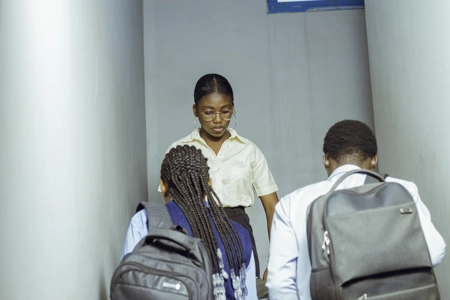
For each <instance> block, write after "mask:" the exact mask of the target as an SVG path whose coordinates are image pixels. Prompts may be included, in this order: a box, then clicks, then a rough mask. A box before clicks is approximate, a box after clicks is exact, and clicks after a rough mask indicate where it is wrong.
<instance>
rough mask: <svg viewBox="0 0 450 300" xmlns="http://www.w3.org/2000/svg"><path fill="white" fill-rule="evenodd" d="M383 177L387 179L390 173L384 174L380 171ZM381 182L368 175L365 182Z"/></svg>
mask: <svg viewBox="0 0 450 300" xmlns="http://www.w3.org/2000/svg"><path fill="white" fill-rule="evenodd" d="M379 174H380V176H381V177H383V179H386V177H388V176H389V175H388V174H383V173H379ZM377 182H380V181H379V180H378V179H375V178H374V177H372V176H366V180H365V181H364V184H368V183H377Z"/></svg>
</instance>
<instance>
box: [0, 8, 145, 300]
mask: <svg viewBox="0 0 450 300" xmlns="http://www.w3.org/2000/svg"><path fill="white" fill-rule="evenodd" d="M142 25H143V23H142V1H119V0H114V1H112V0H108V1H106V0H105V1H95V2H94V1H87V0H86V1H70V2H69V1H58V0H54V1H44V2H42V1H6V0H0V141H1V147H0V244H1V255H0V272H1V273H0V299H45V300H48V299H108V297H109V285H110V279H111V275H112V272H113V270H114V269H115V267H116V266H117V264H118V261H119V258H120V252H121V248H122V244H123V239H124V235H125V232H126V228H127V225H128V222H129V217H130V216H131V215H132V213H133V210H134V208H135V205H136V204H137V203H138V202H139V201H141V200H143V199H146V198H147V177H146V143H145V135H146V134H145V113H144V109H145V97H144V67H143V65H144V61H143V56H144V55H143V31H142Z"/></svg>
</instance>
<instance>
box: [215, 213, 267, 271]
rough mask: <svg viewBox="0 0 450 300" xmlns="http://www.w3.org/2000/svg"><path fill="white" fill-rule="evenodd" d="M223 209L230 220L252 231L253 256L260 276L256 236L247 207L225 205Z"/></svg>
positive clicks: (249, 231)
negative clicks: (246, 210)
mask: <svg viewBox="0 0 450 300" xmlns="http://www.w3.org/2000/svg"><path fill="white" fill-rule="evenodd" d="M223 209H224V211H225V213H226V214H227V216H228V218H229V219H230V220H232V221H234V222H236V223H238V224H239V225H241V226H242V227H244V228H245V229H247V231H248V233H250V238H251V239H252V250H253V257H254V259H255V270H256V277H259V274H260V270H259V258H258V251H256V243H255V237H254V236H253V229H252V226H251V225H250V218H249V217H248V215H247V213H246V212H245V208H244V207H243V206H238V207H224V208H223Z"/></svg>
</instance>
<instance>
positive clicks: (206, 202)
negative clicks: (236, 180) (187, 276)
mask: <svg viewBox="0 0 450 300" xmlns="http://www.w3.org/2000/svg"><path fill="white" fill-rule="evenodd" d="M208 169H209V168H208V165H207V159H206V158H205V157H204V156H203V155H202V152H201V150H198V149H196V148H195V147H193V146H187V145H185V146H178V147H176V148H173V149H171V150H170V151H169V152H168V153H167V154H166V157H165V158H164V161H163V163H162V166H161V180H160V187H161V192H162V194H163V196H164V198H165V201H166V207H167V210H168V212H169V215H170V217H171V219H172V223H174V224H177V225H180V226H182V227H183V228H186V230H187V231H188V233H189V235H190V236H195V237H197V238H201V239H203V241H204V242H205V245H206V248H207V251H208V253H209V256H210V258H211V260H212V267H213V274H214V275H213V279H214V283H215V284H217V279H218V278H219V279H220V281H221V284H219V285H221V287H219V288H216V287H215V289H214V294H215V295H216V299H257V296H256V285H255V262H254V258H253V254H252V250H251V249H252V244H251V239H250V235H249V233H248V232H247V230H245V229H244V228H242V227H241V226H240V225H238V224H236V223H234V222H232V221H230V220H229V219H228V218H227V217H226V214H225V213H224V211H223V208H222V207H221V206H220V199H219V198H218V197H217V194H216V193H215V192H214V190H213V189H212V187H211V185H210V183H211V180H210V178H209V174H208ZM148 231H149V229H148V228H147V212H146V210H145V209H144V210H141V211H139V212H138V213H136V214H135V215H134V216H133V218H132V219H131V223H130V226H129V228H128V232H127V236H126V240H125V245H124V248H123V251H122V257H123V256H125V255H126V254H127V253H129V252H131V251H133V249H134V247H135V246H136V244H137V243H138V242H139V241H140V240H141V239H142V238H143V237H145V236H146V235H147V233H148ZM224 272H226V274H224ZM233 279H234V280H237V282H239V284H237V286H235V287H233V284H232V281H233ZM242 286H245V288H244V289H243V288H241V287H242ZM223 291H225V293H226V294H225V295H224V294H223V293H222V292H223ZM225 297H226V298H225Z"/></svg>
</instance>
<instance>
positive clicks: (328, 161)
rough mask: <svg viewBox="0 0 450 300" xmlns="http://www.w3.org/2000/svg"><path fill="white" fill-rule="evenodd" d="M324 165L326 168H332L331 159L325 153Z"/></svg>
mask: <svg viewBox="0 0 450 300" xmlns="http://www.w3.org/2000/svg"><path fill="white" fill-rule="evenodd" d="M323 166H324V167H325V170H327V172H328V170H330V160H329V159H328V155H326V154H324V155H323Z"/></svg>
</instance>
